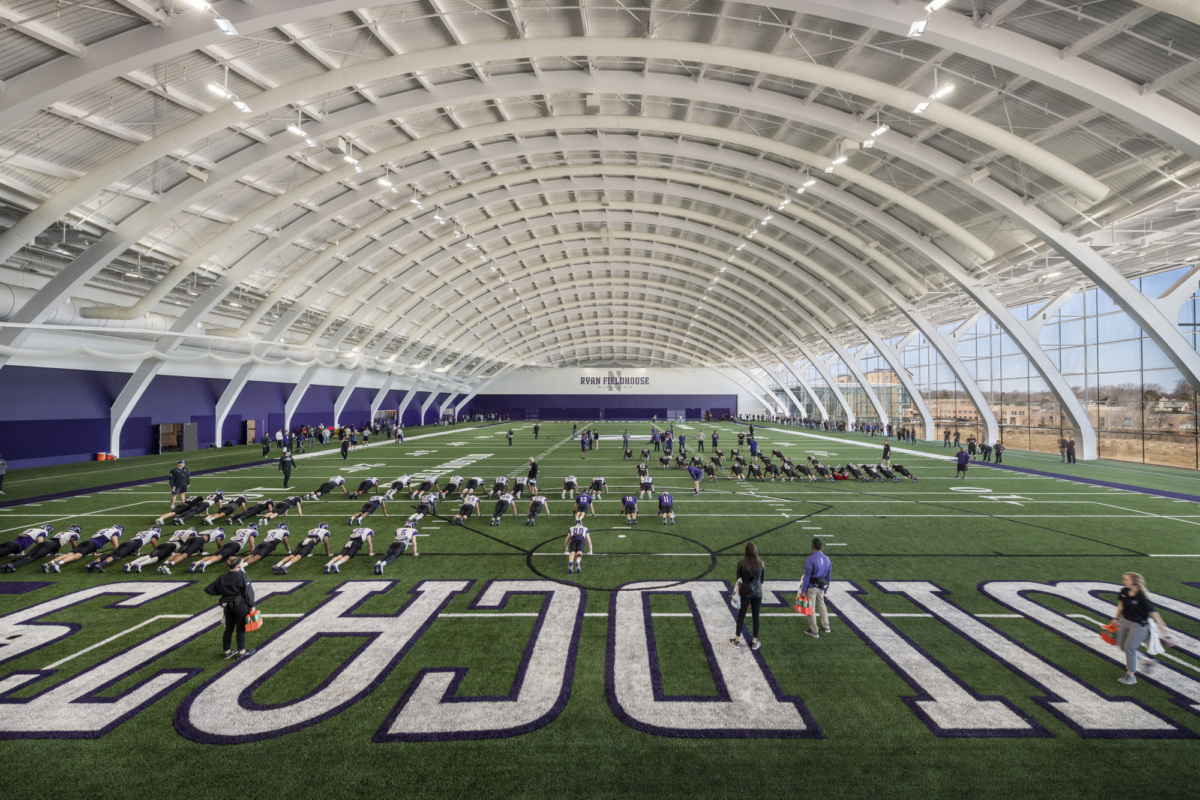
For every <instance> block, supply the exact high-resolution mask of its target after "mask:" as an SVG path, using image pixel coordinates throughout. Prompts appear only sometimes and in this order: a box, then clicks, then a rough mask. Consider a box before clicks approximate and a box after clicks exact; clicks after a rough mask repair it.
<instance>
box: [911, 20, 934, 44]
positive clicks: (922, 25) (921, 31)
mask: <svg viewBox="0 0 1200 800" xmlns="http://www.w3.org/2000/svg"><path fill="white" fill-rule="evenodd" d="M928 27H929V20H927V19H919V20H917V21H916V22H914V23H913V24H911V25H909V26H908V38H910V39H917V38H919V37H921V36H923V35H925V29H926V28H928Z"/></svg>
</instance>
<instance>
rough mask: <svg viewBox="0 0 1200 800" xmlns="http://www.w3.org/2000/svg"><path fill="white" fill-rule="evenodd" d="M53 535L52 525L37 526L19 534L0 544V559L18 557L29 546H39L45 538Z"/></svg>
mask: <svg viewBox="0 0 1200 800" xmlns="http://www.w3.org/2000/svg"><path fill="white" fill-rule="evenodd" d="M52 533H54V526H53V525H39V526H38V527H36V528H30V529H29V530H27V531H24V532H23V533H21V534H20V535H19V536H17V538H15V539H13V540H11V541H8V542H5V543H4V544H0V558H6V557H8V556H19V555H21V553H24V552H25V551H26V550H28V549H29V547H30V546H31V545H35V544H41V543H42V542H43V541H44V540H45V538H46V537H47V536H49V535H50V534H52Z"/></svg>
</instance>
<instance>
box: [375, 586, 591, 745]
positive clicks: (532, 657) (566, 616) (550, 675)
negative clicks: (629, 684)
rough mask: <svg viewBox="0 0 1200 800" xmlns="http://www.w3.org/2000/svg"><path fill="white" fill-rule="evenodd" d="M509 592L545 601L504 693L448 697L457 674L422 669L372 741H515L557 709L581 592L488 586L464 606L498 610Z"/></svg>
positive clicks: (460, 672)
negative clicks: (514, 676)
mask: <svg viewBox="0 0 1200 800" xmlns="http://www.w3.org/2000/svg"><path fill="white" fill-rule="evenodd" d="M514 594H536V595H545V596H546V597H545V601H544V602H543V605H542V610H541V614H540V616H539V617H538V619H537V622H536V623H535V624H534V629H533V634H532V635H531V636H530V639H529V643H528V644H527V645H526V647H525V652H524V654H523V655H522V657H521V665H520V667H518V669H517V676H516V679H515V680H514V681H513V687H512V691H511V692H510V693H509V694H508V696H507V697H455V692H456V690H457V688H458V684H459V682H460V681H461V680H462V679H463V676H465V675H466V670H465V669H459V668H451V669H426V670H422V671H421V672H420V673H419V674H418V675H417V678H416V680H414V681H413V684H412V687H411V688H410V689H409V690H408V692H407V693H406V694H405V696H404V697H403V698H401V700H400V703H399V704H398V705H397V706H396V710H395V711H394V712H393V713H392V717H391V718H390V719H389V720H388V722H386V723H384V726H383V728H382V729H381V730H380V732H379V733H378V734H376V736H375V741H377V742H391V741H409V742H412V741H445V740H450V739H493V738H499V737H503V736H517V735H520V734H523V733H529V732H530V731H535V730H537V729H538V728H540V727H542V726H543V725H546V724H548V723H550V722H551V721H552V720H554V718H555V717H557V716H558V715H559V713H561V712H562V710H563V708H564V707H565V706H566V704H567V698H568V697H569V696H570V694H571V681H572V679H573V678H574V675H575V651H576V648H577V647H578V644H579V631H580V628H581V627H582V624H583V606H584V602H583V598H584V594H583V591H582V590H581V589H579V588H578V587H575V586H569V585H567V584H563V583H555V582H554V581H544V580H532V581H495V582H493V583H490V584H488V587H487V588H486V589H485V590H484V591H483V593H482V594H481V595H480V596H479V599H477V600H476V601H475V602H474V603H473V604H472V605H471V608H473V609H487V608H490V609H496V610H499V609H502V608H504V606H505V604H506V603H507V602H508V598H509V597H510V596H512V595H514ZM503 624H504V623H503V621H501V620H497V621H496V622H495V625H497V626H500V625H503Z"/></svg>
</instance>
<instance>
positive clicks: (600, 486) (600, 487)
mask: <svg viewBox="0 0 1200 800" xmlns="http://www.w3.org/2000/svg"><path fill="white" fill-rule="evenodd" d="M607 491H608V483H607V482H606V481H605V480H604V478H592V494H593V495H594V496H595V497H596V499H597V500H603V499H604V492H607Z"/></svg>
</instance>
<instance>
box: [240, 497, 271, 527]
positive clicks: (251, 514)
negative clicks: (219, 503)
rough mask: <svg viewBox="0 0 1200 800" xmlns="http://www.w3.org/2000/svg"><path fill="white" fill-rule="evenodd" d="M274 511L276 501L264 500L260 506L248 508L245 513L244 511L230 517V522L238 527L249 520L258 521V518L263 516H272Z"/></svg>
mask: <svg viewBox="0 0 1200 800" xmlns="http://www.w3.org/2000/svg"><path fill="white" fill-rule="evenodd" d="M274 509H275V501H274V500H271V499H267V500H263V501H262V502H261V503H259V504H258V505H254V506H251V507H250V508H247V509H246V510H245V511H243V512H241V513H239V514H234V515H232V516H231V517H229V521H230V522H235V523H237V524H238V525H241V524H242V523H243V522H245V521H246V520H248V519H256V518H258V517H261V516H262V515H263V514H270V513H271V511H273V510H274Z"/></svg>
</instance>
